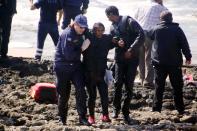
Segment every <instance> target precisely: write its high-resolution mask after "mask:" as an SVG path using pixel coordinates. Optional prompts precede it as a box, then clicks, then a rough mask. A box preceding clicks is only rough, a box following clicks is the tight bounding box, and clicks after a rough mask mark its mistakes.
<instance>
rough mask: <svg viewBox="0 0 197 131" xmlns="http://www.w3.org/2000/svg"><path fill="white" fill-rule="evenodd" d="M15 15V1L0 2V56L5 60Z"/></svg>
mask: <svg viewBox="0 0 197 131" xmlns="http://www.w3.org/2000/svg"><path fill="white" fill-rule="evenodd" d="M15 13H16V0H0V55H1V58H3V59H4V58H7V53H8V44H9V39H10V31H11V26H12V18H13V15H14V14H15Z"/></svg>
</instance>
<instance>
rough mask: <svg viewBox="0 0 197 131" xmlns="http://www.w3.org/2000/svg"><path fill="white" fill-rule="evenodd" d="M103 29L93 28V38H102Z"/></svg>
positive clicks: (100, 27)
mask: <svg viewBox="0 0 197 131" xmlns="http://www.w3.org/2000/svg"><path fill="white" fill-rule="evenodd" d="M104 31H105V30H104V28H103V27H102V26H99V27H97V28H95V31H94V33H95V36H96V37H97V38H101V37H102V35H103V33H104Z"/></svg>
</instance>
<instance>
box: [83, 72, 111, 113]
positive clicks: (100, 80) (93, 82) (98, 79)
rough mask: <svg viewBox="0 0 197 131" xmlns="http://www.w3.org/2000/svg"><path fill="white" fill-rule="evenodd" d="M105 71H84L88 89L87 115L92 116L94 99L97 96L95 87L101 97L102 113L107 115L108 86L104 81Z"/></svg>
mask: <svg viewBox="0 0 197 131" xmlns="http://www.w3.org/2000/svg"><path fill="white" fill-rule="evenodd" d="M104 74H105V71H101V72H99V73H94V72H86V85H87V90H88V94H89V97H88V108H89V115H91V116H94V109H95V101H96V96H97V89H96V87H97V88H98V91H99V94H100V98H101V105H102V114H103V115H108V87H107V84H106V83H105V81H104Z"/></svg>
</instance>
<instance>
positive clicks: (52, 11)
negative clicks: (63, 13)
mask: <svg viewBox="0 0 197 131" xmlns="http://www.w3.org/2000/svg"><path fill="white" fill-rule="evenodd" d="M30 3H31V8H30V9H31V10H35V9H39V8H40V21H39V23H38V33H37V48H36V54H35V60H36V61H40V60H41V57H42V53H43V47H44V41H45V39H46V36H47V34H48V33H49V35H50V36H51V38H52V40H53V43H54V45H55V46H56V45H57V42H58V39H59V31H58V23H57V19H56V15H57V12H58V11H60V10H61V9H62V6H61V3H60V0H38V1H36V2H35V3H33V0H30Z"/></svg>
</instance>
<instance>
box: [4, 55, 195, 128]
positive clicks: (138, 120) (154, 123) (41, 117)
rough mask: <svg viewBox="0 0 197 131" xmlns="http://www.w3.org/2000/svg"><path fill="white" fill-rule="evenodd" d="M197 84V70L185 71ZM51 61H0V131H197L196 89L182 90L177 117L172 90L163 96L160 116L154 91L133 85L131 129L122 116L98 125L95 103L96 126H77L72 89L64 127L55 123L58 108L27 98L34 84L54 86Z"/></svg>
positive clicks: (188, 87)
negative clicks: (182, 104) (183, 108)
mask: <svg viewBox="0 0 197 131" xmlns="http://www.w3.org/2000/svg"><path fill="white" fill-rule="evenodd" d="M187 71H188V72H190V73H192V74H193V76H194V80H197V67H192V68H187ZM54 81H55V77H54V75H53V71H52V62H51V61H47V60H45V61H41V62H39V63H36V62H34V60H33V59H30V58H17V57H9V59H8V60H3V61H2V60H0V131H4V130H5V131H62V130H65V131H67V130H80V131H81V130H82V131H90V130H109V131H115V130H118V131H127V130H130V131H135V130H137V131H141V130H145V131H155V130H156V131H157V130H158V131H159V130H170V131H176V130H181V131H197V87H195V86H185V87H184V90H183V91H184V102H185V106H186V113H185V114H184V115H178V113H177V111H176V110H175V109H174V106H173V97H172V91H171V87H170V86H169V85H167V87H166V90H165V93H164V100H163V101H164V102H163V109H162V112H161V113H159V112H151V105H152V98H153V91H154V89H153V88H144V87H141V86H139V85H137V84H136V85H135V87H134V89H133V92H134V93H133V99H132V101H131V105H130V109H131V110H130V111H131V118H132V119H133V125H131V126H128V125H125V124H124V123H123V119H122V115H121V116H120V118H119V119H117V120H112V122H111V123H102V122H101V121H100V112H101V104H100V99H99V97H98V98H97V102H96V124H94V125H92V126H90V127H87V126H80V125H79V122H78V115H77V112H76V106H75V91H74V88H72V92H71V97H70V100H69V113H68V122H67V125H66V126H63V125H61V123H59V122H58V116H57V104H52V103H48V102H46V103H37V102H35V101H34V100H33V99H32V98H31V97H30V95H29V90H30V88H31V86H33V85H34V84H36V83H37V82H50V83H54ZM112 94H113V87H112V88H110V89H109V100H110V101H109V102H110V107H109V111H110V114H111V113H112V105H111V104H112Z"/></svg>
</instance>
